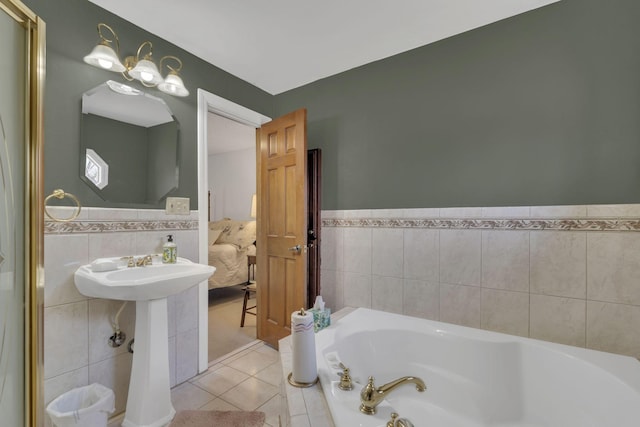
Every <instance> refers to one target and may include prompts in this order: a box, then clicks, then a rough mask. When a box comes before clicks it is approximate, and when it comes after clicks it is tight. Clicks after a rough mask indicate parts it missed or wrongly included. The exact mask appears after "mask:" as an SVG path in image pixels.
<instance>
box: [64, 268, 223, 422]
mask: <svg viewBox="0 0 640 427" xmlns="http://www.w3.org/2000/svg"><path fill="white" fill-rule="evenodd" d="M157 261H158V262H155V260H154V263H153V264H151V265H148V266H145V267H127V263H126V262H124V263H123V262H122V261H121V259H120V258H102V259H101V260H97V261H95V262H94V263H92V264H87V265H83V266H82V267H80V268H78V270H76V273H75V275H74V280H75V284H76V287H77V288H78V291H80V293H81V294H83V295H85V296H88V297H93V298H107V299H116V300H125V301H135V302H136V328H135V339H136V344H135V351H134V353H133V365H132V366H131V379H130V381H129V398H128V400H127V409H126V413H125V418H124V421H123V423H122V426H123V427H161V426H164V425H166V424H168V423H169V422H170V421H171V420H172V419H173V417H174V415H175V413H176V411H175V409H174V408H173V405H172V404H171V392H170V385H169V348H168V342H167V341H168V325H167V297H168V296H170V295H173V294H177V293H180V292H182V291H185V290H187V289H189V288H191V287H192V286H195V285H197V284H198V283H200V282H202V281H204V280H207V279H208V278H209V276H211V275H212V274H213V273H214V271H215V268H214V267H211V266H209V265H203V264H196V263H193V262H191V261H189V260H187V259H184V258H178V262H177V263H176V264H162V262H161V261H159V260H157ZM104 269H111V270H110V271H99V270H104Z"/></svg>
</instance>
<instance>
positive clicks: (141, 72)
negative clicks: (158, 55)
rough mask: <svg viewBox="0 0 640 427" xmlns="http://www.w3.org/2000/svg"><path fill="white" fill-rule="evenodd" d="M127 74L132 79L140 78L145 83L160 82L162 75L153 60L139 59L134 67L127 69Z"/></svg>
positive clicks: (155, 83) (154, 83)
mask: <svg viewBox="0 0 640 427" xmlns="http://www.w3.org/2000/svg"><path fill="white" fill-rule="evenodd" d="M129 75H130V76H131V77H133V78H134V79H137V80H140V81H141V82H142V83H144V84H146V85H152V86H153V85H157V84H158V83H160V82H162V76H161V75H160V71H158V67H156V64H154V63H153V61H150V60H148V59H141V60H140V61H138V63H137V64H136V66H135V67H133V69H131V70H130V71H129Z"/></svg>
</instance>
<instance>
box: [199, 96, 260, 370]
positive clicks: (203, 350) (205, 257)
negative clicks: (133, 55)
mask: <svg viewBox="0 0 640 427" xmlns="http://www.w3.org/2000/svg"><path fill="white" fill-rule="evenodd" d="M210 112H211V113H215V114H218V115H220V116H223V117H226V118H228V119H231V120H234V121H236V122H239V123H242V124H244V125H247V126H251V127H253V128H255V129H258V128H260V127H261V126H262V125H263V124H265V123H267V122H270V121H271V118H270V117H267V116H265V115H264V114H261V113H258V112H256V111H253V110H250V109H249V108H246V107H243V106H242V105H239V104H236V103H235V102H232V101H229V100H228V99H224V98H222V97H220V96H218V95H214V94H213V93H211V92H207V91H206V90H204V89H198V262H199V263H200V264H208V263H209V253H208V251H207V242H208V233H209V226H208V225H209V219H208V212H207V210H206V209H205V207H206V206H208V204H209V201H208V195H207V190H208V187H209V170H208V167H209V158H208V156H209V150H208V147H207V116H208V114H209V113H210ZM208 294H209V285H208V282H207V281H204V282H202V283H200V284H199V285H198V373H202V372H204V371H206V370H207V369H208V368H209V360H208V358H209V355H208V344H207V343H208V340H209V319H208V317H209V309H208V301H209V297H208Z"/></svg>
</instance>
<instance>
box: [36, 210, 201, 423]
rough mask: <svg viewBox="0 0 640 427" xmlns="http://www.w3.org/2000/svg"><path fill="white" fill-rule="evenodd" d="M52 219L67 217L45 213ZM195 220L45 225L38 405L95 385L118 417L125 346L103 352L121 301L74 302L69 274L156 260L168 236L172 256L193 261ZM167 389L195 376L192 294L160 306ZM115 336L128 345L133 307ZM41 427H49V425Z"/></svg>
mask: <svg viewBox="0 0 640 427" xmlns="http://www.w3.org/2000/svg"><path fill="white" fill-rule="evenodd" d="M48 209H49V211H50V212H51V213H53V214H54V215H55V216H56V217H58V218H68V217H70V209H67V208H48ZM197 224H198V222H197V212H192V213H191V214H190V215H189V216H173V215H166V214H165V213H164V211H163V210H145V209H140V210H138V209H104V208H85V209H82V212H81V214H80V216H79V217H78V218H77V219H76V220H74V221H72V222H68V223H62V222H53V221H47V222H46V224H45V284H44V306H45V308H44V375H45V382H44V398H45V405H47V404H49V402H50V401H51V400H53V399H54V398H55V397H57V396H59V395H60V394H62V393H64V392H66V391H68V390H71V389H72V388H75V387H79V386H83V385H87V384H90V383H93V382H99V383H101V384H103V385H105V386H107V387H109V388H111V389H113V391H114V392H115V395H116V412H115V413H116V414H117V413H119V412H122V411H124V409H125V405H126V401H127V395H128V388H129V376H130V373H131V361H132V354H130V353H129V352H128V351H127V345H126V343H125V344H124V345H122V346H121V347H118V348H112V347H110V346H108V344H107V339H108V338H109V336H111V335H112V333H113V332H112V327H111V322H112V321H113V318H114V316H115V314H116V312H117V311H118V309H119V308H120V307H121V305H122V302H121V301H114V300H105V299H92V298H87V297H85V296H83V295H81V294H80V293H79V292H78V291H77V290H76V287H75V284H74V282H73V274H74V272H75V270H76V269H77V268H78V267H79V266H80V265H83V264H87V263H89V262H90V261H92V260H94V259H96V258H100V257H112V256H127V255H144V254H152V253H161V252H162V244H163V238H164V237H165V236H166V235H167V234H173V235H174V237H175V241H176V243H177V244H178V254H179V256H181V257H184V258H188V259H190V260H192V261H196V262H197V260H198V257H197V255H198V230H197ZM168 308H169V313H168V314H169V359H170V360H169V362H170V365H169V366H170V369H171V386H174V385H176V384H179V383H182V382H184V381H186V380H188V379H190V378H192V377H194V376H195V375H196V374H197V369H198V360H197V356H198V318H197V313H198V292H197V287H194V288H192V289H190V290H188V291H185V292H183V293H181V294H178V295H175V296H172V297H170V298H169V300H168ZM119 320H120V322H119V323H120V328H121V330H123V331H124V332H125V333H126V334H127V339H126V341H127V342H129V340H130V339H131V338H134V323H135V303H134V302H129V303H127V306H126V307H125V309H124V311H123V312H122V314H121V315H120V319H119ZM45 418H46V423H47V424H46V425H47V426H50V425H51V422H50V420H49V417H45Z"/></svg>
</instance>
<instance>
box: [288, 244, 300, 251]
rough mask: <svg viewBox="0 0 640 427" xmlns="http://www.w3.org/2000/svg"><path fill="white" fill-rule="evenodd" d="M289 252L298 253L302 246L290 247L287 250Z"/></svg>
mask: <svg viewBox="0 0 640 427" xmlns="http://www.w3.org/2000/svg"><path fill="white" fill-rule="evenodd" d="M289 250H290V251H291V252H300V251H301V250H302V246H300V245H295V246H291V247H290V248H289Z"/></svg>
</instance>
